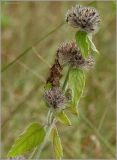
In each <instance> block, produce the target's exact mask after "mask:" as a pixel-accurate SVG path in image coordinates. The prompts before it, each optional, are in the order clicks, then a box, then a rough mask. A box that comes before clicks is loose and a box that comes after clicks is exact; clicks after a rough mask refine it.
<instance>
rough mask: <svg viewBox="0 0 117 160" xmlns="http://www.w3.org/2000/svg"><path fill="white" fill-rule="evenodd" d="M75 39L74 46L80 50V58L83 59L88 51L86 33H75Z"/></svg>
mask: <svg viewBox="0 0 117 160" xmlns="http://www.w3.org/2000/svg"><path fill="white" fill-rule="evenodd" d="M75 38H76V44H77V46H78V47H79V48H80V51H81V54H82V56H83V57H84V58H87V57H88V55H89V49H90V46H89V41H88V38H87V33H86V32H83V31H78V32H76V35H75Z"/></svg>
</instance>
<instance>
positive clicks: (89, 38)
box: [87, 35, 99, 53]
mask: <svg viewBox="0 0 117 160" xmlns="http://www.w3.org/2000/svg"><path fill="white" fill-rule="evenodd" d="M87 37H88V41H89V44H90V47H91V49H92V50H93V51H94V52H96V53H99V51H98V50H97V48H96V46H95V44H94V43H93V41H92V36H89V35H88V36H87Z"/></svg>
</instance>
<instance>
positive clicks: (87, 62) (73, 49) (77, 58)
mask: <svg viewBox="0 0 117 160" xmlns="http://www.w3.org/2000/svg"><path fill="white" fill-rule="evenodd" d="M57 56H58V57H59V61H60V63H61V64H70V65H72V67H79V68H90V67H92V66H93V65H94V58H93V56H91V55H90V56H89V57H88V58H87V59H84V58H83V56H82V55H81V52H80V49H79V48H78V47H77V46H76V43H75V42H73V41H72V42H64V43H62V44H61V45H60V46H59V48H58V50H57Z"/></svg>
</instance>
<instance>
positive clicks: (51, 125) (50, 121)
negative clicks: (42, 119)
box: [33, 110, 55, 160]
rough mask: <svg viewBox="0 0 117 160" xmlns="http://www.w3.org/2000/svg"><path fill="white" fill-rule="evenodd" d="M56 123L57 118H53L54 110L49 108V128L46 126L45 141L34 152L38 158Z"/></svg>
mask: <svg viewBox="0 0 117 160" xmlns="http://www.w3.org/2000/svg"><path fill="white" fill-rule="evenodd" d="M54 124H55V119H53V120H52V112H51V111H50V110H49V111H48V115H47V128H46V135H45V138H44V141H43V143H42V144H41V146H39V147H37V150H35V152H36V153H34V154H36V155H35V159H36V160H37V159H39V157H40V154H41V152H42V150H43V149H44V147H45V145H46V143H47V141H48V137H49V135H50V132H51V130H52V128H53V125H54ZM34 154H33V156H34Z"/></svg>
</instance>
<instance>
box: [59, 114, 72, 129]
mask: <svg viewBox="0 0 117 160" xmlns="http://www.w3.org/2000/svg"><path fill="white" fill-rule="evenodd" d="M57 118H58V120H59V121H60V122H62V123H63V124H66V125H69V126H70V125H71V121H70V120H69V118H68V116H67V115H66V114H65V112H64V111H61V112H59V113H58V114H57Z"/></svg>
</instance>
